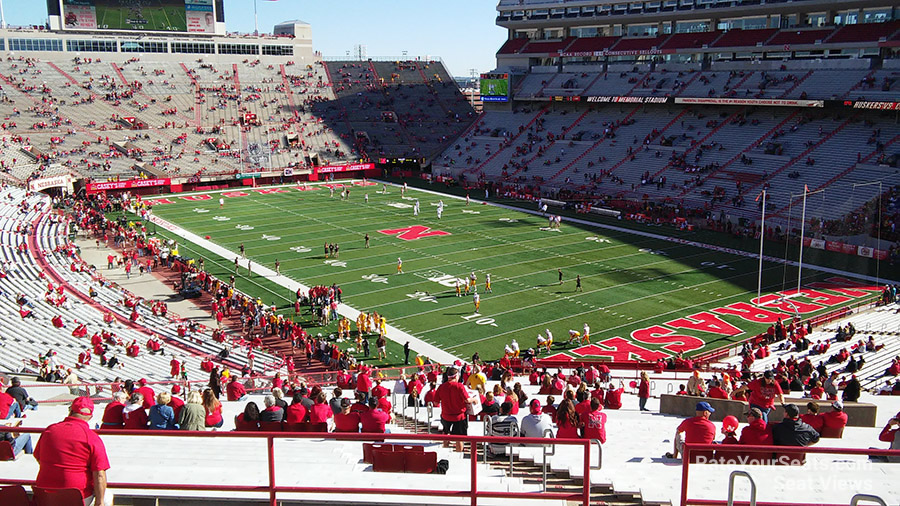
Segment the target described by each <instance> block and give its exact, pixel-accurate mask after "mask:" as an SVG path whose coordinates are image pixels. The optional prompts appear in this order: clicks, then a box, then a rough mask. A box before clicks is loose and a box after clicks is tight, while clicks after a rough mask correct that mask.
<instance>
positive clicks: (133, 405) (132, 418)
mask: <svg viewBox="0 0 900 506" xmlns="http://www.w3.org/2000/svg"><path fill="white" fill-rule="evenodd" d="M143 402H144V399H143V396H141V394H140V393H138V392H137V391H135V392H134V393H133V394H131V401H130V403H129V404H128V405H127V406H125V408H124V409H123V410H122V420H123V421H124V424H125V425H124V427H125V428H126V429H146V428H147V422H149V421H150V419H149V417H148V416H147V411H146V410H145V409H144V406H143Z"/></svg>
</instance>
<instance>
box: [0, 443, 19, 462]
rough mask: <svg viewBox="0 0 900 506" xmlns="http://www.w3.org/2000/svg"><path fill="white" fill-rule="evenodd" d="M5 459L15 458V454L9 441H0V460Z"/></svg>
mask: <svg viewBox="0 0 900 506" xmlns="http://www.w3.org/2000/svg"><path fill="white" fill-rule="evenodd" d="M6 460H16V454H15V453H13V447H12V444H10V442H9V441H0V461H6Z"/></svg>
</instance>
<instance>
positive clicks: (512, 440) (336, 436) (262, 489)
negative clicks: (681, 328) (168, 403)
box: [0, 427, 591, 506]
mask: <svg viewBox="0 0 900 506" xmlns="http://www.w3.org/2000/svg"><path fill="white" fill-rule="evenodd" d="M45 430H46V428H37V427H17V428H16V431H17V432H19V433H25V434H40V433H43V432H44V431H45ZM95 433H97V434H99V435H101V436H117V437H122V436H135V437H144V436H150V437H174V438H180V437H199V438H226V439H231V438H239V439H245V438H251V439H256V440H259V441H262V442H265V443H266V447H267V458H268V483H267V485H246V486H245V485H203V484H169V483H153V482H145V483H130V482H129V483H119V482H110V483H109V484H108V487H109V488H112V489H139V490H191V491H214V490H216V491H223V490H224V491H231V492H255V493H268V496H269V497H268V499H269V501H268V502H269V504H270V505H271V506H276V505H277V503H278V501H277V494H279V493H313V494H348V493H350V494H355V493H361V494H383V495H406V496H415V495H419V496H434V497H469V498H471V501H472V504H476V503H477V499H478V498H487V497H491V498H509V499H551V500H552V499H560V500H569V501H581V502H582V503H583V504H588V500H589V497H590V486H589V485H590V469H591V467H590V465H589V464H590V462H585V463H584V481H583V487H582V490H581V491H580V492H579V493H565V492H497V491H487V490H483V489H479V488H478V483H477V473H476V465H477V461H478V459H477V454H476V451H477V445H478V443H495V444H517V443H521V444H528V445H539V444H540V445H543V444H546V440H545V439H544V438H537V437H504V436H484V437H479V436H453V435H443V434H423V435H418V434H391V433H384V434H359V433H348V432H331V433H328V432H240V431H222V432H215V431H213V432H206V431H177V430H175V431H172V430H131V429H112V430H110V429H101V430H97V431H95ZM276 439H319V440H321V439H325V440H333V441H358V442H373V441H377V442H383V441H386V440H397V441H429V442H440V441H443V442H448V443H449V442H469V443H470V445H469V450H468V451H469V452H470V468H471V473H470V480H471V481H470V487H469V488H468V489H463V490H435V489H415V488H403V489H379V488H346V487H341V488H337V487H296V486H282V485H277V484H276V481H275V476H276V473H275V471H276V469H275V448H274V441H275V440H276ZM553 444H554V445H556V444H566V445H575V446H580V447H582V448H583V449H584V450H585V456H586V457H587V456H588V455H589V450H590V442H588V441H586V440H584V439H571V438H567V439H557V440H555V441H554V443H553ZM34 483H35V480H22V479H15V478H6V477H0V484H12V485H25V486H33V485H34Z"/></svg>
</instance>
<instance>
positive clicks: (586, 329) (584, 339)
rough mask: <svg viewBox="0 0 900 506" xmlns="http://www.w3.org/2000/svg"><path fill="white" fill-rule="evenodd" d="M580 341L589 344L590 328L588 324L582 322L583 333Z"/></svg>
mask: <svg viewBox="0 0 900 506" xmlns="http://www.w3.org/2000/svg"><path fill="white" fill-rule="evenodd" d="M581 343H582V344H591V328H590V327H588V324H587V323H585V324H584V333H582V334H581Z"/></svg>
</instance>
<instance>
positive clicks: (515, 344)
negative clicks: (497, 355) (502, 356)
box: [509, 339, 519, 358]
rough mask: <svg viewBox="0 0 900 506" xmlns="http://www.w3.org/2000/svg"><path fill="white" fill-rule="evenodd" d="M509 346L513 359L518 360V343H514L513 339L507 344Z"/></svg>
mask: <svg viewBox="0 0 900 506" xmlns="http://www.w3.org/2000/svg"><path fill="white" fill-rule="evenodd" d="M509 345H510V347H512V351H513V357H515V358H519V343H518V342H516V340H515V339H513V340H512V342H511V343H509Z"/></svg>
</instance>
